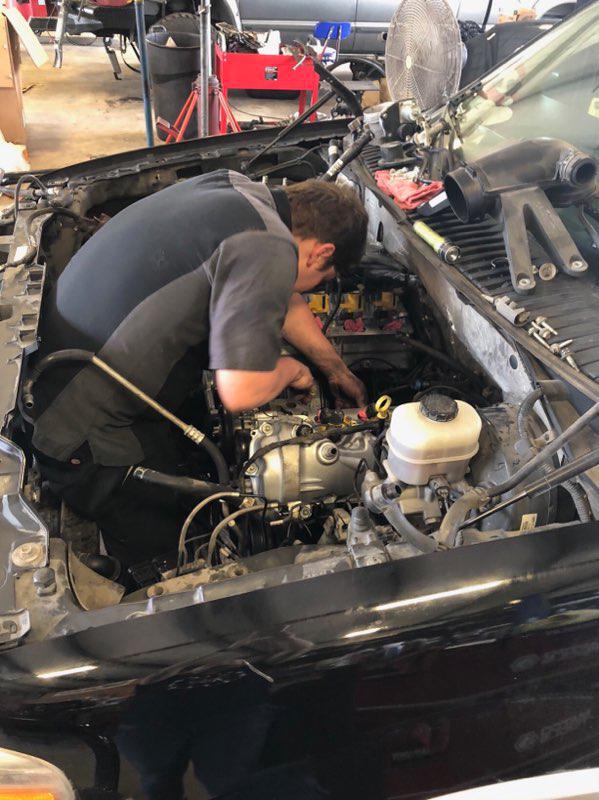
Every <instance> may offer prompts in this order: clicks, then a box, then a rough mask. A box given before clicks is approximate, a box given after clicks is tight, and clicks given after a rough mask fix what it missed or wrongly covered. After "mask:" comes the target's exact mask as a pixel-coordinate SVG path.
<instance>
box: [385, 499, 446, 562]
mask: <svg viewBox="0 0 599 800" xmlns="http://www.w3.org/2000/svg"><path fill="white" fill-rule="evenodd" d="M383 514H384V516H385V519H386V520H387V522H388V523H389V524H390V525H391V526H392V527H393V528H394V529H395V530H396V531H397V532H398V533H399V534H401V536H402V537H403V538H404V539H405V540H406V541H407V542H408V543H409V544H411V545H412V546H413V547H415V548H416V549H417V550H420V552H422V553H434V552H435V550H436V549H437V543H436V542H435V540H434V539H431V537H430V536H427V535H426V534H425V533H422V531H419V530H418V528H416V527H414V525H412V523H411V522H410V521H409V520H408V518H407V517H406V515H405V514H404V513H403V511H402V510H401V508H400V507H399V503H391V504H390V505H388V506H386V507H385V509H384V510H383Z"/></svg>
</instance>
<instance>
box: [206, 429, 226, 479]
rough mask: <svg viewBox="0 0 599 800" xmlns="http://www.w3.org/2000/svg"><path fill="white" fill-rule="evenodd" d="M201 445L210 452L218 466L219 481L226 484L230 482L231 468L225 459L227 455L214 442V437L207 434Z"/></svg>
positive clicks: (215, 464)
mask: <svg viewBox="0 0 599 800" xmlns="http://www.w3.org/2000/svg"><path fill="white" fill-rule="evenodd" d="M201 446H202V447H203V448H204V450H205V451H206V452H207V453H208V455H209V456H210V458H211V459H212V461H213V463H214V466H215V467H216V474H217V476H218V482H219V483H223V484H226V485H229V484H230V481H229V469H228V467H227V462H226V461H225V457H224V456H223V454H222V453H221V451H220V450H219V449H218V447H217V446H216V445H215V444H214V442H213V441H212V439H209V438H208V437H207V436H205V437H204V438H203V439H202V444H201Z"/></svg>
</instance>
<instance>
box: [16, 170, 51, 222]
mask: <svg viewBox="0 0 599 800" xmlns="http://www.w3.org/2000/svg"><path fill="white" fill-rule="evenodd" d="M24 183H35V184H36V185H37V186H38V188H39V189H41V191H42V193H43V195H44V197H46V196H47V195H48V189H47V188H46V186H45V185H44V184H43V183H42V182H41V180H40V179H39V178H38V177H37V175H32V174H31V173H30V172H27V173H25V175H21V177H20V178H19V180H18V181H17V185H16V186H15V202H14V213H15V219H16V218H17V217H18V215H19V210H20V209H19V194H20V191H21V187H22V186H23V184H24Z"/></svg>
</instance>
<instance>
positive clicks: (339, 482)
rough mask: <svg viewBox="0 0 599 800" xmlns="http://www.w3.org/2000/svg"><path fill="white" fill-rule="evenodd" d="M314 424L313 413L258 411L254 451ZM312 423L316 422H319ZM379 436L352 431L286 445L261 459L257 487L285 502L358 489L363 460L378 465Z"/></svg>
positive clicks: (313, 499)
mask: <svg viewBox="0 0 599 800" xmlns="http://www.w3.org/2000/svg"><path fill="white" fill-rule="evenodd" d="M306 425H311V421H310V419H309V418H308V417H300V416H286V415H285V414H280V413H278V412H274V413H259V414H256V415H255V418H254V427H253V430H252V431H251V434H250V435H251V441H250V449H249V452H250V455H253V454H254V453H255V452H256V450H259V449H260V448H261V447H264V446H265V445H267V444H270V443H271V442H276V441H280V440H282V439H291V438H293V437H294V436H296V435H297V433H298V429H299V428H300V427H302V428H303V427H305V426H306ZM311 427H314V426H313V424H312V425H311ZM373 445H374V436H373V435H372V434H371V433H369V432H368V431H366V432H364V431H361V432H358V433H354V434H348V435H347V436H344V437H343V438H342V439H340V440H339V441H337V442H332V441H331V440H330V439H323V440H322V441H318V442H315V443H313V444H309V445H286V446H285V447H281V448H276V449H275V450H271V451H270V452H269V453H267V454H266V455H265V456H264V457H263V458H261V459H258V461H257V462H256V468H257V473H256V474H255V475H251V482H252V491H253V492H255V493H256V494H259V495H261V496H263V497H266V498H267V499H268V500H270V501H277V502H279V503H293V502H298V501H299V502H301V503H305V504H307V503H313V502H316V501H318V500H322V499H323V498H325V497H346V496H348V495H351V494H353V493H354V479H355V475H356V470H357V468H358V466H359V464H360V461H362V460H365V462H366V464H367V465H368V467H369V468H370V467H371V466H372V464H373V460H374V455H373Z"/></svg>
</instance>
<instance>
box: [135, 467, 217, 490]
mask: <svg viewBox="0 0 599 800" xmlns="http://www.w3.org/2000/svg"><path fill="white" fill-rule="evenodd" d="M131 476H132V477H133V478H134V479H135V480H137V481H141V482H142V483H147V484H150V485H151V486H161V487H163V488H165V489H172V490H173V491H175V492H181V493H183V494H190V495H193V496H194V497H210V495H213V494H216V493H217V492H226V491H227V490H228V489H230V486H227V485H225V484H220V483H211V482H210V481H200V480H198V479H197V478H189V477H187V476H184V475H167V473H166V472H159V471H158V470H155V469H149V468H148V467H135V469H134V470H133V472H132V473H131Z"/></svg>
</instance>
